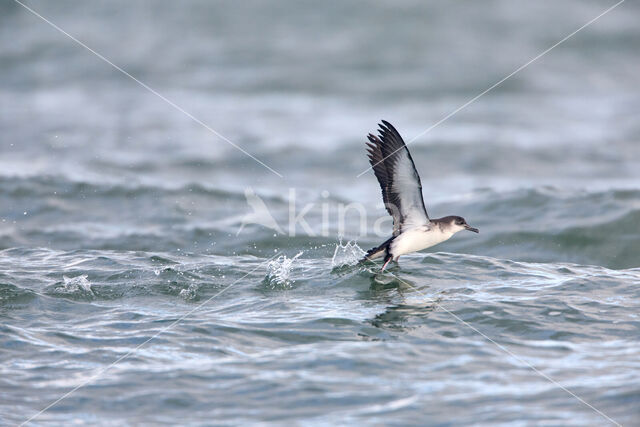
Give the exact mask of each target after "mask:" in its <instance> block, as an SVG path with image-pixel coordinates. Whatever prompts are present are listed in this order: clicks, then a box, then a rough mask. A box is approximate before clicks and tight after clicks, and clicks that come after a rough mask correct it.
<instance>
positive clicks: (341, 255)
mask: <svg viewBox="0 0 640 427" xmlns="http://www.w3.org/2000/svg"><path fill="white" fill-rule="evenodd" d="M365 254H366V252H365V251H363V250H362V248H360V246H358V244H357V243H356V242H355V241H351V240H349V241H348V242H347V243H345V244H344V245H343V244H342V239H340V241H339V242H338V244H337V245H336V249H335V250H334V251H333V257H332V258H331V268H332V269H335V268H339V267H351V266H354V265H356V264H357V263H358V261H360V260H361V259H362V257H364V255H365Z"/></svg>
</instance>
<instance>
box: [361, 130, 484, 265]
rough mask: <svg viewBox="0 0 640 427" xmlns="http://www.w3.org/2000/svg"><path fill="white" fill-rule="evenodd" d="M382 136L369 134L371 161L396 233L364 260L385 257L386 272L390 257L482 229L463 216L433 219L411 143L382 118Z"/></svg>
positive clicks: (397, 256) (371, 250) (370, 251)
mask: <svg viewBox="0 0 640 427" xmlns="http://www.w3.org/2000/svg"><path fill="white" fill-rule="evenodd" d="M379 126H380V129H379V130H378V133H379V136H375V135H372V134H369V135H368V138H369V142H368V143H367V151H368V154H369V163H371V167H372V168H373V172H374V173H375V175H376V178H378V182H379V183H380V187H381V188H382V200H383V201H384V205H385V207H386V208H387V212H389V215H391V217H392V218H393V235H392V236H391V238H390V239H389V240H387V241H386V242H384V243H383V244H381V245H380V246H377V247H375V248H372V249H370V250H369V251H368V252H367V255H366V256H365V257H364V259H363V260H362V261H367V260H373V259H376V258H381V257H384V264H383V266H382V269H381V270H380V272H383V271H384V269H385V267H386V266H387V264H389V261H391V260H393V261H398V258H400V256H401V255H405V254H408V253H411V252H416V251H421V250H422V249H426V248H430V247H431V246H435V245H437V244H438V243H441V242H444V241H445V240H448V239H449V238H450V237H451V236H453V235H454V234H456V233H457V232H458V231H462V230H469V231H473V232H474V233H478V229H477V228H473V227H471V226H470V225H469V224H467V221H465V219H464V218H462V217H460V216H445V217H443V218H438V219H429V215H427V209H426V208H425V207H424V200H423V199H422V184H421V183H420V176H419V175H418V171H417V170H416V166H415V164H414V163H413V159H412V158H411V154H409V149H408V148H407V145H406V144H405V143H404V141H403V140H402V137H401V136H400V134H399V133H398V131H397V130H396V129H395V128H394V127H393V126H392V125H391V123H389V122H387V121H385V120H382V123H381V124H380V125H379Z"/></svg>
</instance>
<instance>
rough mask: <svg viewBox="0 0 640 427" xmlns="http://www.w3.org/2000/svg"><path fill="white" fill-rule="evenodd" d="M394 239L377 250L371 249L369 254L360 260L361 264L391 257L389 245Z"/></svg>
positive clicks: (376, 248)
mask: <svg viewBox="0 0 640 427" xmlns="http://www.w3.org/2000/svg"><path fill="white" fill-rule="evenodd" d="M392 240H393V237H392V238H390V239H389V240H387V241H386V242H384V243H383V244H381V245H380V246H376V247H375V248H371V249H369V250H368V251H367V254H366V255H365V256H364V258H362V259H361V260H360V264H361V263H363V262H366V261H371V260H374V259H377V258H382V257H387V256H388V255H389V245H390V244H391V241H392Z"/></svg>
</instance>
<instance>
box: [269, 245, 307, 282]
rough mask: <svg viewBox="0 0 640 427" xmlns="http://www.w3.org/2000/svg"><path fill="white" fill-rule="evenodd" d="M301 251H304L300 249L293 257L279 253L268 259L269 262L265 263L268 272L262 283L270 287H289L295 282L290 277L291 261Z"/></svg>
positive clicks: (300, 253)
mask: <svg viewBox="0 0 640 427" xmlns="http://www.w3.org/2000/svg"><path fill="white" fill-rule="evenodd" d="M303 253H304V251H300V252H298V253H297V254H296V255H295V256H294V257H293V258H287V256H286V255H280V256H279V257H278V258H276V259H274V260H272V261H269V264H267V270H268V272H267V275H266V277H265V278H264V281H263V284H265V285H266V286H268V287H270V288H271V289H277V288H290V287H291V286H292V285H293V283H294V282H295V280H292V279H291V277H290V274H291V269H292V267H293V263H294V261H295V260H296V259H297V258H298V257H299V256H300V255H302V254H303Z"/></svg>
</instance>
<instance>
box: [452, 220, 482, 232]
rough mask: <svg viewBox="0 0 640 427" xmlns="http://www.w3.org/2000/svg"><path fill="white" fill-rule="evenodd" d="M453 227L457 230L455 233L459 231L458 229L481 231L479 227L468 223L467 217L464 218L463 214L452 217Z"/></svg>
mask: <svg viewBox="0 0 640 427" xmlns="http://www.w3.org/2000/svg"><path fill="white" fill-rule="evenodd" d="M451 228H452V229H453V230H455V231H454V233H457V232H458V231H462V230H469V231H473V232H474V233H479V232H480V231H479V230H478V229H477V228H474V227H471V226H470V225H469V224H467V221H465V219H464V218H462V217H461V216H452V217H451Z"/></svg>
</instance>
